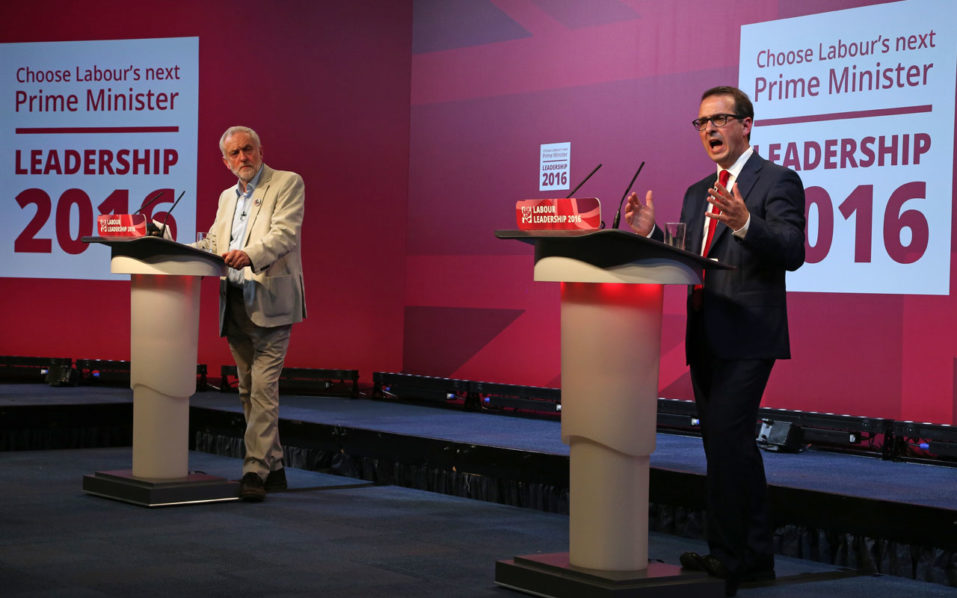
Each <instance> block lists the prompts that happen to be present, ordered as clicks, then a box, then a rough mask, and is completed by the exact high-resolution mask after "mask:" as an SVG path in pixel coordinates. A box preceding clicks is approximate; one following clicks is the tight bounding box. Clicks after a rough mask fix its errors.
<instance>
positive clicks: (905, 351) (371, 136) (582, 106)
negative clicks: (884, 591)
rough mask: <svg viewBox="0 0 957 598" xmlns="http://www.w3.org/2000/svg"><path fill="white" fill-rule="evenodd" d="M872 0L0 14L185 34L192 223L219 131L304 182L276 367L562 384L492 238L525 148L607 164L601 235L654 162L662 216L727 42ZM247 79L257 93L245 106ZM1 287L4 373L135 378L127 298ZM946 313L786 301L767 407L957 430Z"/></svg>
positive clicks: (48, 36)
mask: <svg viewBox="0 0 957 598" xmlns="http://www.w3.org/2000/svg"><path fill="white" fill-rule="evenodd" d="M874 3H875V2H869V1H867V0H843V1H842V0H817V1H813V2H812V1H808V2H779V1H777V0H763V1H762V0H754V1H752V2H739V1H737V0H718V1H717V2H715V3H711V4H710V5H709V7H708V9H707V11H706V12H707V18H708V19H709V24H708V26H707V28H703V26H702V18H703V16H702V14H703V10H702V6H703V5H702V3H701V2H698V1H696V0H675V1H671V2H661V1H660V0H588V1H587V2H586V1H582V2H574V1H569V2H554V1H546V0H418V1H416V2H414V3H413V2H398V1H391V0H382V1H378V2H376V1H372V0H369V1H366V2H357V1H350V2H313V1H306V0H303V1H299V2H296V1H290V0H285V1H281V2H274V3H268V4H264V3H253V2H248V1H247V0H239V1H237V2H218V1H207V2H186V1H183V2H172V1H165V2H156V3H151V4H149V5H140V4H136V3H129V2H119V1H108V0H99V1H92V2H85V3H81V4H77V3H75V2H72V1H57V0H35V1H34V2H31V3H5V4H4V5H3V6H2V7H0V19H2V22H3V23H4V25H3V29H2V32H0V42H23V41H54V40H74V39H119V38H134V37H135V38H140V37H175V36H199V38H200V113H199V144H200V146H199V147H200V153H199V155H200V164H199V177H198V179H199V180H198V183H199V196H200V208H199V214H198V222H199V223H200V225H201V226H202V225H203V223H208V222H211V220H212V217H213V213H214V210H215V205H214V202H215V197H216V196H217V194H218V192H219V190H220V189H222V188H223V187H225V186H227V185H229V184H231V183H232V178H231V176H230V175H229V174H228V173H227V172H226V170H225V169H224V168H223V167H222V165H221V163H220V160H219V157H218V155H217V150H216V146H215V144H216V141H217V139H218V136H219V134H220V132H221V131H222V130H223V129H224V128H225V127H226V126H228V125H230V124H235V123H237V122H244V123H247V124H250V125H251V126H253V127H255V128H257V129H258V130H259V132H260V133H261V135H262V137H263V143H264V148H265V150H266V157H267V163H269V164H271V165H273V166H275V167H279V168H284V169H291V170H296V171H298V172H300V173H301V174H302V175H303V177H304V178H305V180H306V186H307V210H306V222H305V226H304V231H305V247H304V250H305V256H306V272H305V276H306V285H307V297H308V308H309V313H310V317H309V319H308V320H307V321H306V322H304V323H303V324H301V325H298V326H297V327H296V329H295V331H294V333H293V343H292V347H291V350H290V355H289V360H288V364H289V365H292V366H299V367H316V368H358V369H360V371H361V373H362V376H363V378H364V379H365V380H367V381H368V380H369V379H370V378H371V374H372V372H374V371H397V370H401V369H405V370H406V371H410V372H416V373H422V374H429V375H435V376H449V377H458V378H467V379H477V380H491V381H497V382H510V383H517V384H530V385H545V386H557V385H559V384H560V362H559V343H558V288H557V285H552V284H545V283H533V282H531V280H530V278H531V265H532V258H531V251H530V250H529V249H528V248H527V247H526V246H524V245H522V244H519V243H515V242H503V241H498V240H496V239H495V238H494V235H493V232H494V231H495V230H496V229H506V228H513V227H514V219H513V216H512V214H514V212H513V209H514V202H515V201H516V200H518V199H524V198H535V197H545V196H548V195H550V194H548V193H539V192H538V191H537V188H538V187H537V177H536V176H535V173H536V172H537V160H538V155H537V151H538V146H539V144H540V143H546V142H554V141H573V147H574V151H573V159H572V178H573V179H578V178H580V177H582V176H584V175H585V174H586V173H587V172H588V171H590V170H591V169H592V167H593V166H594V165H595V164H597V163H599V162H602V163H603V164H604V167H603V168H602V170H601V171H599V174H598V175H596V176H595V178H594V179H592V181H590V182H589V183H588V185H587V186H586V187H585V188H583V189H582V193H584V194H587V195H594V196H598V197H601V198H603V200H604V203H605V214H606V220H609V221H610V219H611V216H609V213H610V212H611V211H612V210H613V208H611V207H610V206H612V205H613V204H614V203H616V202H617V200H618V199H619V197H620V195H621V193H622V191H623V190H624V186H625V185H626V184H627V182H628V180H629V179H630V178H631V175H632V174H633V172H634V169H635V168H636V166H637V164H638V163H639V162H640V161H642V160H644V161H646V165H645V168H644V171H643V172H642V175H641V178H640V179H639V181H638V183H637V186H638V188H639V189H640V190H642V191H643V190H645V189H647V188H653V189H654V190H655V193H656V196H657V197H658V198H659V203H658V210H659V216H660V218H661V219H662V220H667V219H669V218H672V217H675V216H677V214H678V210H679V208H680V205H679V203H680V198H681V196H682V194H683V192H684V189H685V188H686V187H687V185H688V184H689V183H690V182H691V181H693V180H696V179H697V178H700V177H701V176H703V174H704V173H705V172H707V169H709V168H710V167H711V166H710V163H709V162H708V161H707V159H706V158H705V156H704V155H703V153H702V151H701V149H700V146H699V144H698V140H697V138H696V136H695V135H694V134H693V131H692V130H691V128H690V126H689V125H688V122H689V121H690V119H691V118H693V116H694V114H695V113H696V110H697V98H698V95H699V94H700V92H701V91H702V90H703V89H705V88H707V87H710V86H712V85H715V84H722V83H731V84H733V83H734V82H736V80H737V60H738V32H739V27H740V25H741V24H745V23H751V22H759V21H766V20H772V19H778V18H783V17H790V16H798V15H800V14H809V13H813V12H820V11H824V10H835V9H838V8H848V7H852V6H860V5H866V4H874ZM146 6H148V8H146ZM705 29H706V31H705ZM705 33H706V34H705ZM244 40H245V41H244ZM410 48H411V49H412V51H411V52H410ZM249 79H252V80H254V81H256V82H257V83H258V89H260V90H261V92H260V93H237V91H236V82H237V81H239V80H249ZM582 193H580V194H579V195H582ZM952 263H953V260H952ZM951 279H952V280H954V279H955V277H954V275H953V272H952V273H951ZM0 285H2V286H3V292H2V293H0V313H2V314H3V315H2V316H0V318H2V320H0V326H2V330H3V333H2V335H0V354H14V355H41V356H64V357H74V358H96V357H99V358H105V359H128V357H129V344H128V340H127V339H126V326H127V323H128V317H129V306H128V294H127V287H126V285H125V284H122V283H112V282H111V283H103V282H82V281H61V280H44V279H33V280H16V279H4V280H3V281H2V282H0ZM204 285H205V286H204V296H203V319H202V322H201V333H200V337H201V338H200V355H199V359H200V361H201V362H203V363H207V364H208V365H210V367H211V368H213V369H214V371H215V370H216V369H218V367H219V365H220V364H223V363H227V364H228V363H230V359H229V355H228V351H227V349H226V347H225V343H224V342H223V341H222V340H221V339H219V338H217V337H216V330H215V329H216V323H215V315H216V311H217V306H216V301H217V299H216V295H215V290H214V287H215V283H214V281H207V282H206V283H204ZM952 297H953V295H950V296H946V297H916V296H874V295H835V294H827V295H824V294H812V293H792V294H791V295H790V298H789V301H790V313H791V331H792V349H793V353H794V359H793V360H791V361H786V362H781V363H779V364H778V366H777V368H776V370H775V372H774V374H773V375H772V380H771V384H770V386H769V389H768V393H767V397H766V400H765V404H766V405H769V406H775V407H786V408H792V409H802V410H819V411H826V412H838V413H850V414H856V415H870V416H882V417H890V418H898V419H915V420H923V421H933V422H938V423H957V419H955V404H957V401H955V385H954V378H955V371H954V363H955V356H957V346H955V343H957V340H954V339H955V338H957V335H954V334H952V331H953V330H955V329H957V326H955V325H957V322H955V319H957V316H954V315H953V314H955V313H957V306H955V305H954V303H955V301H954V299H953V298H952ZM103 320H107V321H112V322H115V326H113V327H112V328H111V329H109V330H106V331H103V329H102V328H101V327H100V326H98V325H97V323H98V322H100V321H103ZM683 330H684V307H683V294H682V290H681V289H672V288H669V289H667V290H666V294H665V322H664V330H663V339H662V347H663V351H664V354H663V355H662V362H661V365H662V367H661V377H660V386H661V394H662V395H663V396H668V397H675V398H690V396H691V391H690V385H689V383H688V380H687V370H686V368H685V365H684V359H683V356H684V348H683V346H682V342H683Z"/></svg>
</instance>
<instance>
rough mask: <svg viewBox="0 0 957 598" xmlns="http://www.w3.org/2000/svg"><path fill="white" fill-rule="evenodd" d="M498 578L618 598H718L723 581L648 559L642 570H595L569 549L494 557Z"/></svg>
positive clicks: (536, 591)
mask: <svg viewBox="0 0 957 598" xmlns="http://www.w3.org/2000/svg"><path fill="white" fill-rule="evenodd" d="M495 583H496V584H498V585H500V586H502V587H506V588H509V589H512V590H517V591H519V592H525V593H527V594H533V595H535V596H549V597H554V598H574V597H578V596H594V597H602V598H604V597H614V598H625V597H628V598H631V597H640V598H685V597H687V598H709V597H711V596H714V597H715V598H719V597H722V596H724V581H723V580H720V579H715V578H713V577H708V576H707V575H706V574H705V573H703V572H700V571H683V570H682V569H681V568H680V567H678V566H676V565H666V564H664V563H649V564H648V568H647V569H645V570H643V571H597V570H594V569H583V568H581V567H572V566H571V565H569V564H568V553H567V552H562V553H555V554H536V555H528V556H517V557H515V558H514V559H512V560H509V561H496V563H495Z"/></svg>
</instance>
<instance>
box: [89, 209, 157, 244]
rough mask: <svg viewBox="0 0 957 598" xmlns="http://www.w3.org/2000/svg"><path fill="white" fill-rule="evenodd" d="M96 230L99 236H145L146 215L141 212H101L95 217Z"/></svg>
mask: <svg viewBox="0 0 957 598" xmlns="http://www.w3.org/2000/svg"><path fill="white" fill-rule="evenodd" d="M96 232H97V234H98V235H100V236H101V237H106V238H114V237H145V236H146V216H144V215H143V214H101V215H100V216H98V217H97V219H96Z"/></svg>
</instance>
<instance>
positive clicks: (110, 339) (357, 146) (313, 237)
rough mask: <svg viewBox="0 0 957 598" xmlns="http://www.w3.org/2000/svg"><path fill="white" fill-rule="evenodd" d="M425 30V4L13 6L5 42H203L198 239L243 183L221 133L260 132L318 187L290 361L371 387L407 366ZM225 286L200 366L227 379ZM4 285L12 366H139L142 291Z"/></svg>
mask: <svg viewBox="0 0 957 598" xmlns="http://www.w3.org/2000/svg"><path fill="white" fill-rule="evenodd" d="M411 19H412V9H411V3H410V2H376V1H365V2H363V1H350V2H312V1H310V0H300V1H292V0H284V1H282V2H271V3H263V2H250V1H248V0H237V1H230V2H218V1H216V2H212V1H211V2H199V1H196V2H191V1H179V2H174V1H168V0H167V1H160V2H149V3H136V2H123V1H109V0H95V1H91V2H74V1H71V0H59V1H58V0H35V1H34V2H23V3H20V2H6V3H3V4H2V6H0V22H2V23H3V27H2V33H0V42H25V41H60V40H86V39H123V38H149V37H178V36H199V64H200V83H199V98H200V105H199V140H198V141H199V154H198V155H199V164H198V187H199V193H198V195H199V201H198V203H199V210H198V211H199V213H198V214H197V224H198V227H199V228H200V229H202V228H203V227H207V226H209V224H211V223H212V220H213V216H214V214H215V210H216V198H217V197H218V195H219V191H220V190H221V189H223V188H224V187H226V186H228V185H231V184H234V183H235V177H233V176H232V175H230V174H229V172H228V171H227V170H226V169H225V168H224V167H223V164H222V161H221V160H220V156H219V151H218V148H217V144H218V141H219V136H220V134H221V133H222V131H223V130H225V128H226V127H228V126H230V125H233V124H240V123H241V124H247V125H249V126H252V127H253V128H255V129H256V130H257V131H258V132H259V134H260V136H261V137H262V141H263V148H264V151H265V156H266V163H268V164H270V165H271V166H274V167H276V168H282V169H287V170H293V171H296V172H299V173H300V174H301V175H302V176H303V178H304V180H305V183H306V215H305V222H304V224H303V231H304V232H303V235H304V248H303V250H304V261H305V273H304V276H305V281H306V296H307V305H308V310H309V318H308V319H307V320H306V321H305V322H303V323H302V324H299V325H297V326H296V328H295V329H294V331H293V340H292V344H291V347H290V350H289V357H288V360H287V364H288V365H290V366H296V367H316V368H358V369H360V370H361V371H362V372H363V374H364V375H368V376H370V377H371V372H372V371H373V370H374V369H398V368H399V367H400V366H401V349H402V292H403V285H404V281H405V276H404V269H405V262H404V260H403V257H402V256H403V254H404V251H405V250H404V247H405V226H404V222H405V217H406V216H405V215H406V211H407V206H406V202H407V189H408V153H409V81H410V68H411V63H410V60H411V57H410V55H409V48H410V46H411V35H412V33H411ZM247 85H248V86H250V91H242V90H241V89H240V88H241V87H242V86H247ZM216 284H217V283H216V282H215V281H214V280H207V281H205V282H204V287H203V297H202V319H201V322H200V346H199V361H200V362H201V363H206V364H207V365H208V366H209V367H210V368H211V370H212V371H213V372H216V373H218V371H219V366H220V365H221V364H231V363H232V361H231V358H230V356H229V351H228V349H227V348H226V344H225V341H224V340H223V339H220V338H219V337H218V336H217V323H216V314H217V310H218V307H217V301H218V298H217V293H216ZM0 285H2V288H3V292H2V293H0V313H2V316H0V318H2V320H0V329H2V330H3V332H2V334H0V354H3V355H37V356H62V357H73V358H79V359H85V358H101V359H120V360H126V359H129V353H130V348H129V339H128V337H127V330H128V327H129V290H128V284H127V283H118V282H91V281H70V280H44V279H31V280H19V279H3V280H2V281H0ZM103 321H108V322H113V323H115V325H114V326H111V327H109V328H107V329H105V330H104V328H103V327H102V326H100V323H101V322H103Z"/></svg>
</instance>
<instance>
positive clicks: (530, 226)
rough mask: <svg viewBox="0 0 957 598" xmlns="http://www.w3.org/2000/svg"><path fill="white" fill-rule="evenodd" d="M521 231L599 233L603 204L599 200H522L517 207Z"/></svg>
mask: <svg viewBox="0 0 957 598" xmlns="http://www.w3.org/2000/svg"><path fill="white" fill-rule="evenodd" d="M515 224H516V226H518V228H519V230H597V229H598V228H599V227H601V202H599V201H598V198H597V197H582V198H575V197H565V198H561V199H523V200H521V201H518V202H516V203H515Z"/></svg>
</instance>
